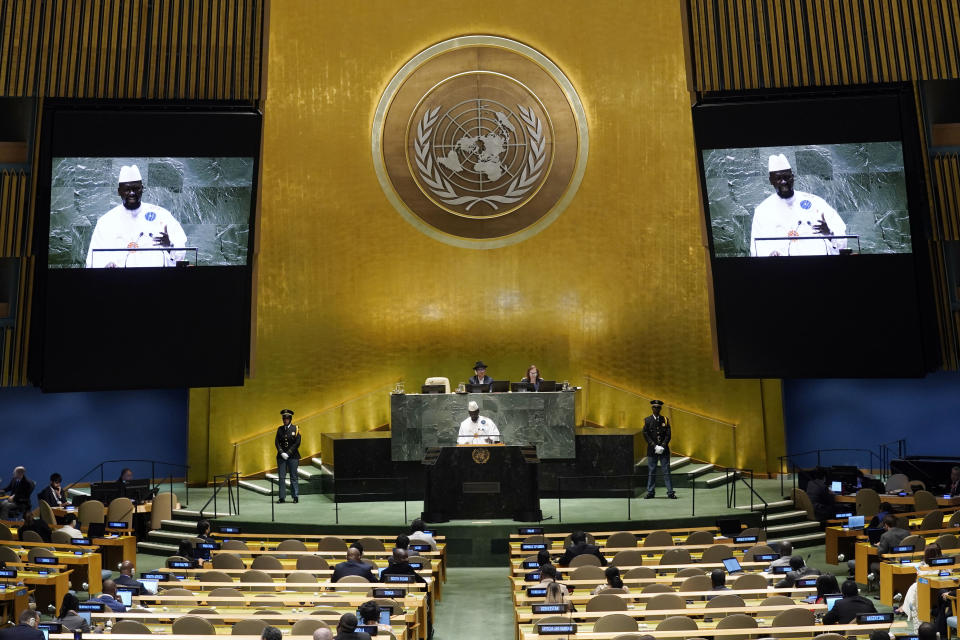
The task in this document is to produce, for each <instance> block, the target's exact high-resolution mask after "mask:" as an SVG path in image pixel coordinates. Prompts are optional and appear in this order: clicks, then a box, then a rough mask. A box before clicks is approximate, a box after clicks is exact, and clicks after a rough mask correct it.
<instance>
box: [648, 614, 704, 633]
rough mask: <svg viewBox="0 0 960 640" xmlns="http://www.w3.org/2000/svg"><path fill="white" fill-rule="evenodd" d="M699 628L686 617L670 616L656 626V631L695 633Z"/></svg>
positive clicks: (691, 619) (692, 620)
mask: <svg viewBox="0 0 960 640" xmlns="http://www.w3.org/2000/svg"><path fill="white" fill-rule="evenodd" d="M699 628H700V627H698V626H697V623H696V621H694V619H693V618H690V617H688V616H670V617H668V618H665V619H664V620H663V621H661V622H660V624H658V625H657V631H697V630H699Z"/></svg>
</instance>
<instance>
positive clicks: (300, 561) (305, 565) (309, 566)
mask: <svg viewBox="0 0 960 640" xmlns="http://www.w3.org/2000/svg"><path fill="white" fill-rule="evenodd" d="M329 568H330V565H329V564H327V561H326V560H324V559H323V557H321V556H299V557H297V569H299V570H301V571H319V570H322V569H329Z"/></svg>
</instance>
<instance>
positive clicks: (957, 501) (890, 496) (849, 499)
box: [834, 493, 960, 515]
mask: <svg viewBox="0 0 960 640" xmlns="http://www.w3.org/2000/svg"><path fill="white" fill-rule="evenodd" d="M834 499H835V500H836V502H843V503H850V504H856V502H857V496H856V495H848V494H838V495H836V496H834ZM880 502H889V503H890V504H891V505H898V504H909V505H912V504H913V496H912V495H911V494H909V493H908V494H907V495H905V496H902V495H900V494H899V493H881V494H880ZM937 506H938V507H956V506H960V496H953V497H951V498H944V497H943V496H937ZM894 515H897V514H894Z"/></svg>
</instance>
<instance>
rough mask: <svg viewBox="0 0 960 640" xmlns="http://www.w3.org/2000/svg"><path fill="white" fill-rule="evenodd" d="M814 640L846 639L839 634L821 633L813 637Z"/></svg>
mask: <svg viewBox="0 0 960 640" xmlns="http://www.w3.org/2000/svg"><path fill="white" fill-rule="evenodd" d="M813 640H846V638H845V637H844V636H842V635H840V634H839V633H821V634H820V635H818V636H813Z"/></svg>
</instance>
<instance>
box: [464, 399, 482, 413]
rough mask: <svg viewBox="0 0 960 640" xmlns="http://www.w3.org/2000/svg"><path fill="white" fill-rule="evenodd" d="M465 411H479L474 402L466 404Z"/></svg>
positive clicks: (478, 406)
mask: <svg viewBox="0 0 960 640" xmlns="http://www.w3.org/2000/svg"><path fill="white" fill-rule="evenodd" d="M467 411H480V405H478V404H477V402H476V401H475V400H471V401H470V402H468V403H467Z"/></svg>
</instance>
